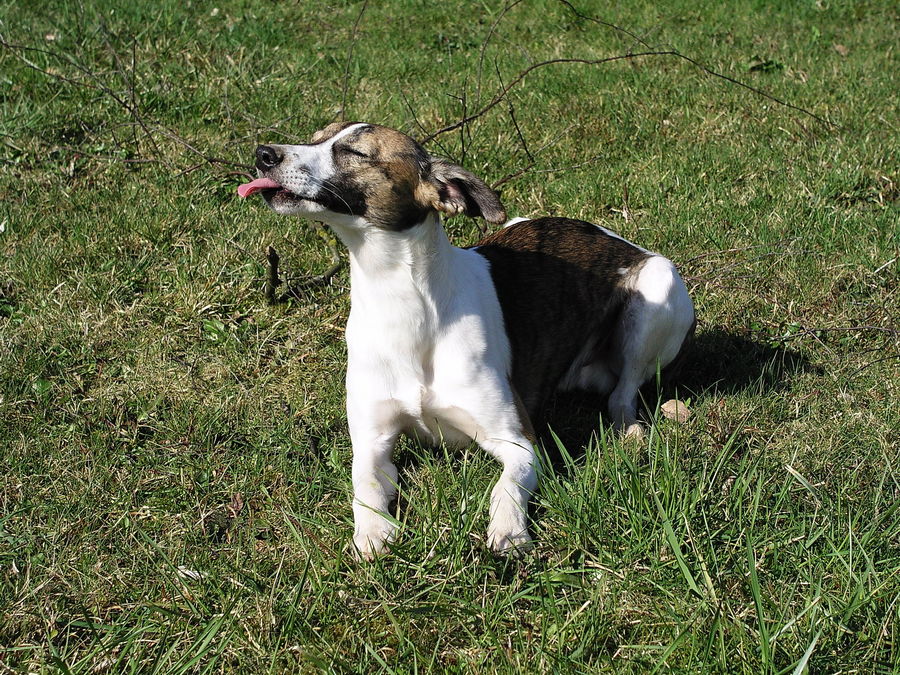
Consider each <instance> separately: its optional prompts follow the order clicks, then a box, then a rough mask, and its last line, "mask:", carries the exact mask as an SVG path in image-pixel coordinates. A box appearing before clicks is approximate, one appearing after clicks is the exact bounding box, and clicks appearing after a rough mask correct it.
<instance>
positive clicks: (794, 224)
mask: <svg viewBox="0 0 900 675" xmlns="http://www.w3.org/2000/svg"><path fill="white" fill-rule="evenodd" d="M612 4H613V5H614V6H612V7H610V6H609V5H610V3H596V2H588V1H585V2H582V3H577V7H578V9H579V10H580V12H581V13H583V14H585V15H590V16H593V17H597V18H600V19H602V20H604V21H607V22H611V23H615V24H618V25H620V26H622V27H624V28H627V29H628V30H630V31H632V32H634V33H636V34H638V35H640V36H642V37H643V38H644V39H645V40H646V41H647V42H648V43H650V44H652V45H654V46H660V47H662V48H664V49H669V48H674V49H677V50H679V51H680V52H681V53H683V54H685V55H687V56H690V57H691V58H694V59H696V60H698V61H700V62H702V63H703V64H705V65H706V66H708V67H709V68H711V69H712V70H715V71H717V72H719V73H722V74H724V75H727V76H729V77H732V78H737V79H739V80H741V81H742V82H745V83H746V84H748V85H750V86H753V87H755V88H758V89H762V90H765V91H766V92H768V93H770V94H771V95H772V96H775V97H777V98H779V99H782V100H784V101H786V102H790V103H791V104H793V105H796V106H799V107H802V108H805V109H807V110H809V111H811V112H813V113H815V114H816V115H818V116H820V117H823V118H827V119H828V120H831V121H832V122H833V123H834V125H833V126H831V125H827V124H822V123H820V122H818V121H816V120H815V119H813V118H812V117H810V116H809V115H806V114H804V113H803V112H800V111H797V110H793V109H790V108H787V107H784V106H782V105H779V104H778V103H776V102H774V101H772V100H770V99H766V98H763V97H760V96H758V95H756V94H754V93H752V92H750V91H748V90H746V89H743V88H740V87H738V86H736V85H734V84H731V83H728V82H726V81H724V80H722V79H720V78H715V77H711V76H709V75H707V74H705V73H704V72H702V71H701V70H699V69H697V68H696V67H694V66H692V65H691V64H690V63H688V62H686V61H684V60H682V59H678V58H673V57H645V58H641V59H636V60H632V61H620V62H615V63H608V64H604V65H597V66H590V65H583V64H559V65H552V66H547V67H542V68H539V69H537V70H534V71H533V72H532V73H531V74H529V75H528V76H527V77H526V78H525V79H524V80H523V81H522V82H521V83H519V84H518V85H516V86H515V87H514V88H513V89H512V90H511V92H510V95H509V97H508V99H506V100H505V101H504V102H502V103H500V104H499V105H498V106H496V107H495V108H493V109H492V110H490V111H489V112H487V113H486V114H484V115H483V116H481V117H479V118H478V119H476V120H474V121H472V122H471V123H470V124H468V125H466V127H465V129H464V132H463V133H460V132H459V131H455V132H452V133H448V134H444V135H442V136H440V137H438V138H437V139H435V141H434V142H432V143H430V144H429V149H430V150H431V151H432V152H434V153H436V154H444V155H448V156H451V157H453V158H454V159H456V160H459V161H462V162H463V163H464V164H465V165H466V166H467V167H469V168H470V169H472V170H473V171H475V172H476V173H479V174H480V175H482V176H484V177H485V178H486V179H487V180H488V182H491V183H496V182H499V181H503V184H502V196H503V199H504V202H505V204H506V206H507V208H508V210H509V212H510V215H537V214H547V213H553V214H560V215H563V214H564V215H568V216H573V217H581V218H585V219H590V220H593V221H595V222H601V223H603V224H604V225H605V226H607V227H610V228H612V229H614V230H616V231H618V232H620V233H621V234H622V235H624V236H626V237H628V238H630V239H632V240H635V241H636V242H638V243H640V244H641V245H643V246H646V247H648V248H652V249H655V250H659V251H662V252H663V253H665V254H666V255H668V256H669V257H671V258H672V259H673V260H675V261H676V262H677V263H678V264H679V265H680V267H681V270H682V272H683V274H684V276H685V278H686V279H687V281H688V283H689V286H690V290H691V293H692V295H693V297H694V300H695V304H696V306H697V310H698V316H699V321H700V324H699V328H698V337H697V341H696V344H695V346H694V348H693V350H692V352H691V354H690V360H689V361H688V363H687V365H686V368H685V370H684V372H683V373H682V378H681V382H680V384H679V388H678V390H677V393H678V395H679V397H680V398H682V399H683V400H686V401H688V402H689V405H690V407H691V409H692V411H693V416H692V417H691V419H690V420H688V421H687V422H686V423H684V424H680V425H679V424H676V423H674V422H672V421H669V420H664V419H660V420H659V421H658V423H657V424H655V425H654V426H653V428H652V432H651V434H650V436H649V438H648V439H647V440H646V442H644V443H643V444H640V445H637V444H630V443H624V442H622V441H621V440H620V439H618V438H615V437H613V436H612V435H609V434H608V432H607V429H606V428H605V426H604V425H603V423H602V420H601V419H600V418H599V414H598V411H599V410H600V409H601V404H602V402H600V401H593V400H583V399H578V398H572V397H561V398H560V399H559V400H557V401H555V402H554V404H553V410H552V414H551V418H552V419H553V420H554V430H555V431H556V432H557V433H558V436H559V439H560V443H559V445H558V446H557V444H556V443H554V442H553V440H552V437H551V436H550V435H549V434H548V435H547V438H548V442H547V455H548V461H547V462H546V466H545V468H544V472H543V480H542V484H541V488H540V493H539V494H538V495H537V496H536V498H535V509H534V528H533V529H534V534H535V536H536V539H537V547H536V549H535V550H534V552H533V553H531V554H529V555H528V556H526V557H525V558H524V559H522V560H514V561H503V560H496V559H494V558H493V557H492V556H491V555H490V554H489V553H488V552H487V550H486V548H485V545H484V538H483V537H484V535H483V533H484V530H485V528H486V521H487V514H486V501H487V495H488V494H489V489H490V486H491V483H492V481H493V480H495V478H496V476H497V466H495V465H494V464H493V463H492V462H491V460H490V459H489V458H487V457H485V456H484V455H483V453H481V452H479V451H478V450H477V448H470V449H469V450H467V451H464V452H450V451H444V450H440V449H438V450H437V451H434V450H431V449H423V448H420V447H417V446H416V445H414V444H413V443H409V442H405V443H403V444H402V445H401V447H400V448H399V450H398V461H399V463H400V466H401V487H402V496H401V500H400V510H399V512H398V517H399V519H400V521H401V523H402V531H401V536H400V538H399V541H398V543H397V546H396V550H395V551H394V553H393V554H392V555H390V556H388V557H386V558H384V559H381V560H378V561H376V562H375V563H373V564H361V563H357V562H356V561H355V560H354V559H353V557H352V555H351V554H350V551H349V548H348V542H349V539H350V535H351V532H352V523H351V516H350V509H349V495H350V477H349V460H350V443H349V438H348V435H347V431H346V422H345V419H344V412H343V396H344V393H343V368H344V361H345V348H344V344H343V325H344V321H345V318H346V314H347V311H348V309H349V307H348V304H349V302H348V294H347V288H348V277H347V274H346V271H344V272H343V273H341V274H339V275H338V276H337V277H336V278H335V280H334V281H333V283H332V284H331V285H330V286H328V287H324V288H314V289H309V290H308V291H307V292H306V293H305V295H303V296H302V297H301V298H299V299H296V300H294V301H292V302H290V303H286V304H280V305H276V306H267V305H266V303H265V301H264V299H263V295H262V286H263V279H264V272H265V270H264V257H263V251H264V249H265V247H266V246H267V245H269V244H271V245H274V246H275V248H276V249H277V250H278V251H279V253H280V254H281V256H282V262H283V264H284V266H285V267H286V273H287V274H288V275H289V276H291V277H295V278H299V277H302V276H304V275H307V274H312V273H316V272H320V271H322V270H324V269H325V268H326V267H327V266H328V264H329V254H328V250H327V247H326V246H325V245H324V243H323V241H322V239H321V238H320V237H319V236H318V235H317V234H315V232H313V231H312V230H311V229H310V228H308V227H306V226H305V225H304V224H303V223H302V222H300V221H290V220H286V219H283V218H278V217H276V216H275V215H274V214H272V213H271V212H269V211H267V210H266V209H264V208H263V207H262V205H261V204H260V203H257V202H256V201H255V200H251V203H241V202H239V200H238V199H237V198H236V195H235V187H236V185H237V184H238V182H240V180H241V178H240V177H239V176H235V175H233V174H230V173H229V172H231V171H234V170H240V167H237V166H232V165H230V164H227V163H226V162H232V163H235V164H249V163H250V162H251V160H252V152H253V148H254V147H255V144H256V143H257V142H258V141H262V140H271V141H288V142H291V141H297V140H300V139H304V138H307V137H308V136H309V135H310V134H311V133H312V132H313V131H314V130H316V129H318V128H320V127H321V126H323V125H324V124H326V123H328V122H330V121H332V120H333V119H335V118H336V117H338V116H340V115H341V106H342V105H343V106H344V110H343V114H344V116H346V118H347V119H362V120H367V121H376V122H381V123H385V124H388V125H391V126H395V127H398V128H401V129H404V130H406V131H409V132H411V133H413V134H414V135H418V136H420V137H421V136H425V135H426V133H427V132H430V131H434V130H436V129H438V128H440V127H442V126H445V125H447V124H450V123H453V122H454V121H456V120H458V119H459V118H460V117H461V116H462V115H463V114H465V113H471V112H473V111H476V110H478V109H479V108H480V107H481V106H483V105H485V104H486V103H487V102H488V101H489V100H490V99H491V97H492V96H494V94H496V93H497V92H498V91H500V89H501V88H502V87H503V86H504V85H505V84H508V83H510V82H511V81H512V80H513V79H514V78H515V76H516V74H517V73H519V72H521V71H522V70H524V69H525V68H527V67H528V66H529V65H531V64H533V63H536V62H538V61H542V60H546V59H553V58H565V57H577V58H584V59H599V58H605V57H609V56H614V55H616V54H622V53H625V52H627V51H628V50H630V49H638V48H639V47H640V45H639V44H637V43H636V42H635V40H634V39H633V38H631V37H628V36H626V35H624V34H623V33H622V32H619V31H615V30H612V29H610V28H608V27H604V26H601V25H599V24H597V23H595V22H592V21H589V20H587V19H585V18H579V17H578V16H577V15H576V14H574V13H573V12H572V11H571V10H570V9H569V8H567V7H566V6H565V4H563V3H561V2H555V1H552V0H544V1H540V0H533V1H531V0H526V1H525V2H522V3H520V4H516V5H514V6H512V7H511V8H509V9H508V11H506V12H505V13H503V11H502V7H501V6H500V5H497V4H490V3H480V2H467V3H462V4H460V3H443V4H441V3H438V4H435V3H424V2H412V1H411V0H407V1H401V0H394V1H391V2H383V3H368V4H367V5H363V4H361V3H358V2H355V3H348V2H340V3H333V4H332V5H331V6H329V7H327V8H325V7H323V6H321V5H320V4H319V3H315V4H314V3H304V2H300V3H277V4H276V3H258V2H257V3H245V2H240V1H238V0H223V1H222V2H219V3H214V4H212V3H188V4H185V3H180V2H169V1H165V2H159V3H126V2H118V1H108V2H99V1H97V2H91V3H80V4H79V3H63V2H49V3H43V4H39V5H34V4H31V3H22V2H12V1H10V0H0V36H2V38H3V41H4V43H5V44H6V45H7V46H2V47H0V165H2V170H0V226H2V227H0V251H2V255H0V671H2V672H53V671H62V672H72V673H103V672H111V673H112V672H137V671H139V672H159V673H177V672H222V671H233V670H234V671H243V672H253V673H259V672H285V671H301V672H310V671H319V670H325V671H340V672H372V671H373V670H379V669H383V670H387V671H393V672H413V671H418V672H424V671H433V670H455V671H470V670H479V671H485V672H522V671H535V672H596V671H597V670H600V671H603V670H608V671H616V672H620V671H621V672H640V673H643V672H647V671H650V670H653V669H656V670H660V671H672V670H674V671H677V672H698V671H699V672H729V673H730V672H747V673H760V672H766V673H791V672H797V673H799V672H803V671H804V669H807V670H808V671H809V672H814V673H818V672H885V673H887V672H895V671H897V670H898V669H900V634H898V633H900V599H898V598H900V482H898V478H900V474H898V469H897V467H898V465H900V464H898V460H900V457H898V455H900V451H898V436H900V434H898V429H900V405H898V403H897V401H898V399H900V377H898V375H900V372H898V371H900V365H898V364H900V333H898V331H900V298H898V288H900V263H898V260H897V258H898V252H900V234H898V233H900V227H898V223H900V213H898V207H897V198H898V194H900V188H898V182H900V157H898V147H900V145H898V136H900V134H898V128H897V120H898V119H900V96H898V94H897V91H898V78H897V75H896V71H897V68H896V44H895V43H896V27H897V25H898V23H897V22H898V18H900V16H898V12H897V8H896V6H895V3H891V2H887V1H880V0H871V1H861V2H849V1H846V2H844V1H839V0H835V1H829V2H814V1H813V0H805V1H797V2H790V3H763V2H756V1H752V0H742V1H740V2H735V3H715V2H709V1H708V0H701V1H700V2H692V3H687V2H679V3H662V4H660V3H650V2H639V1H635V2H631V3H612ZM495 22H496V26H494V24H495ZM513 120H515V123H514V121H513ZM517 126H518V131H517ZM207 158H215V160H216V161H212V162H210V161H207ZM526 167H530V168H528V170H527V171H524V172H522V169H524V168H526ZM504 179H506V180H504ZM448 229H449V231H450V233H451V236H452V237H453V239H454V240H455V241H456V242H458V243H465V244H468V243H472V242H474V241H476V240H477V238H478V231H477V228H476V227H475V224H474V223H473V222H472V221H468V220H464V219H456V220H453V221H451V222H450V223H448ZM670 393H671V392H670V390H667V391H666V392H665V395H666V396H668V395H669V394H670ZM647 397H648V408H649V413H648V415H649V416H651V417H652V416H653V411H654V410H655V409H656V407H657V397H656V395H655V392H654V391H653V388H652V387H651V388H650V389H649V390H648V392H647Z"/></svg>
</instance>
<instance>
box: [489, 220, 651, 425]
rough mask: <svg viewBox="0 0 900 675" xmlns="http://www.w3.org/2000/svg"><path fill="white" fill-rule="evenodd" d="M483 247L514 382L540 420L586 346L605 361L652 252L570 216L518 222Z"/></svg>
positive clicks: (528, 409) (527, 406)
mask: <svg viewBox="0 0 900 675" xmlns="http://www.w3.org/2000/svg"><path fill="white" fill-rule="evenodd" d="M475 250H476V251H477V252H478V253H480V254H481V255H483V256H484V257H485V258H486V259H487V261H488V263H489V264H490V272H491V278H492V279H493V282H494V287H495V289H496V291H497V297H498V299H499V301H500V306H501V307H502V310H503V321H504V323H505V326H506V332H507V335H508V336H509V342H510V347H511V350H512V381H513V385H514V387H515V389H516V391H517V392H518V393H519V395H520V396H521V398H522V402H523V403H524V405H525V408H526V410H527V411H528V414H529V415H530V416H532V418H534V417H535V416H536V415H538V413H539V411H540V410H541V408H542V407H543V404H544V403H545V401H546V400H547V398H548V397H549V396H550V395H551V394H552V393H553V392H554V391H555V390H556V388H557V386H558V385H559V383H560V381H561V380H562V379H563V377H564V376H565V375H566V373H567V372H568V371H569V369H570V367H571V366H572V364H573V363H574V362H575V360H576V359H577V358H578V356H579V355H580V354H581V353H582V351H583V350H584V349H585V345H592V347H591V348H592V350H593V353H594V354H595V355H596V358H598V359H599V358H602V356H603V353H604V351H605V350H606V349H607V348H608V340H609V338H610V337H611V335H612V332H613V327H614V326H615V324H616V321H617V319H618V318H619V314H620V312H621V309H622V306H623V305H624V303H625V300H626V299H627V298H628V297H629V293H630V292H629V290H628V289H627V282H628V281H629V279H630V278H631V276H632V275H633V274H635V273H636V272H637V271H638V270H639V269H640V266H641V263H642V262H643V260H645V259H647V258H648V257H650V254H649V253H647V252H646V251H643V250H641V249H639V248H637V247H636V246H633V245H632V244H630V243H628V242H627V241H625V240H623V239H619V238H617V237H614V236H611V235H609V234H607V233H606V232H604V231H603V230H602V229H601V228H599V227H597V226H596V225H592V224H591V223H586V222H583V221H579V220H571V219H568V218H538V219H536V220H528V221H523V222H519V223H515V224H514V225H511V226H510V227H507V228H505V229H503V230H500V231H498V232H495V233H494V234H492V235H490V236H488V237H486V238H485V239H484V240H482V241H481V242H480V243H479V244H478V247H477V248H476V249H475ZM573 307H575V308H578V311H577V312H573V311H572V308H573ZM591 360H593V359H591Z"/></svg>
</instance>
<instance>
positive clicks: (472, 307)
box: [238, 122, 695, 560]
mask: <svg viewBox="0 0 900 675" xmlns="http://www.w3.org/2000/svg"><path fill="white" fill-rule="evenodd" d="M256 168H257V172H258V175H259V178H257V179H256V180H253V181H251V182H249V183H246V184H244V185H241V186H240V187H239V188H238V193H239V195H240V196H241V197H249V196H250V195H253V194H256V193H261V195H262V197H263V199H264V200H265V201H266V203H267V204H268V205H269V207H271V208H272V209H273V210H274V211H275V212H276V213H279V214H283V215H295V216H302V217H305V218H308V219H312V220H315V221H321V222H324V223H326V224H327V225H329V226H330V227H331V228H332V229H333V230H334V232H335V233H336V234H337V236H338V237H339V238H340V239H341V240H342V241H343V243H344V244H345V245H346V247H347V249H348V250H349V257H350V302H351V310H350V317H349V319H348V321H347V328H346V340H347V351H348V364H347V380H346V385H347V420H348V425H349V429H350V437H351V441H352V445H353V468H352V477H353V516H354V536H353V541H354V544H355V546H356V548H357V549H358V551H359V553H360V555H361V556H362V557H363V558H365V559H369V560H371V559H372V558H374V557H375V556H377V555H379V554H381V553H383V552H384V551H385V550H386V549H387V547H388V546H389V544H390V543H391V542H392V541H393V540H394V538H395V536H396V521H395V520H393V519H392V518H391V517H390V516H389V515H388V509H389V504H390V503H391V501H392V499H393V498H394V497H395V495H396V491H397V469H396V467H395V466H394V464H393V462H392V461H391V455H392V452H393V449H394V445H395V443H396V441H397V439H398V437H399V436H400V435H401V434H407V435H412V436H414V437H415V438H417V439H419V440H420V441H423V442H428V443H440V442H446V443H450V444H467V443H469V442H471V441H473V440H474V441H475V442H476V443H477V444H478V445H480V446H481V447H482V448H483V449H485V450H486V451H487V452H488V453H490V454H491V455H492V456H493V457H494V458H495V459H497V460H498V461H499V462H500V463H501V465H502V467H503V469H502V473H501V475H500V478H499V480H498V481H497V483H496V484H495V486H494V487H493V489H492V491H491V499H490V511H489V526H488V531H487V543H488V546H489V547H490V549H491V550H492V551H494V552H495V553H497V554H501V555H502V554H508V553H515V552H517V551H520V550H522V549H523V548H525V547H527V546H528V545H529V544H530V542H531V536H530V534H529V532H528V519H527V513H528V502H529V498H530V497H531V495H532V493H533V491H534V490H535V488H536V486H537V472H536V456H535V451H534V442H535V435H534V428H533V426H532V420H533V419H537V418H538V415H539V414H540V412H541V409H542V406H543V405H544V404H545V403H546V401H547V399H548V397H549V396H550V395H551V394H553V392H554V391H556V390H560V389H562V390H569V389H587V390H593V391H595V392H598V393H600V394H604V395H605V394H608V395H609V403H608V412H609V416H610V418H611V421H612V423H613V425H614V427H615V429H617V430H619V431H621V432H624V433H625V434H628V435H640V434H641V433H642V428H641V425H640V423H639V422H638V420H637V397H638V388H639V387H640V386H641V385H642V384H643V383H645V382H646V381H648V380H649V379H650V378H653V377H654V376H655V375H656V374H657V373H658V372H659V370H660V369H663V368H666V367H667V366H669V365H670V364H672V363H673V362H674V361H675V360H676V358H677V357H678V356H679V353H680V352H681V351H682V348H683V346H684V344H685V342H686V340H687V339H688V337H689V335H690V334H692V332H693V327H694V324H695V322H694V309H693V304H692V302H691V299H690V297H689V295H688V292H687V289H686V288H685V285H684V282H683V281H682V279H681V277H680V276H679V275H678V272H677V271H676V269H675V266H674V265H673V264H672V262H670V261H669V260H667V259H666V258H664V257H662V256H660V255H657V254H655V253H651V252H650V251H647V250H645V249H642V248H640V247H638V246H636V245H634V244H632V243H629V242H628V241H626V240H625V239H623V238H621V237H619V236H617V235H615V234H613V233H612V232H610V231H608V230H605V229H603V228H602V227H600V226H597V225H593V224H590V223H586V222H582V221H577V220H570V219H566V218H557V217H545V218H537V219H528V220H526V219H516V220H514V221H510V223H509V224H508V226H507V227H504V228H503V229H500V230H498V231H496V232H495V233H493V234H490V235H488V236H487V237H486V238H484V239H483V240H482V241H481V242H480V243H479V244H478V245H476V246H474V247H472V248H468V249H463V248H457V247H455V246H453V245H451V243H450V241H449V240H448V238H447V235H446V233H445V232H444V229H443V226H442V223H441V215H442V214H444V215H448V216H450V215H454V214H459V213H465V214H467V215H469V216H472V217H476V218H484V219H485V220H487V222H489V223H492V224H500V223H503V222H504V221H506V212H505V210H504V207H503V205H502V204H501V202H500V199H499V197H498V196H497V194H496V193H495V192H494V191H493V190H491V189H490V188H489V187H488V186H487V185H486V184H485V183H484V182H483V181H481V180H480V179H479V178H477V177H476V176H475V175H473V174H472V173H470V172H469V171H467V170H465V169H463V168H462V167H460V166H457V165H455V164H453V163H451V162H449V161H447V160H444V159H441V158H438V157H432V156H431V155H430V154H429V153H428V152H426V151H425V150H424V148H423V147H422V146H421V145H419V143H417V142H416V141H415V140H414V139H412V138H410V137H409V136H407V135H405V134H403V133H401V132H399V131H395V130H393V129H389V128H387V127H383V126H378V125H375V124H365V123H358V122H354V123H335V124H331V125H330V126H327V127H326V128H324V129H323V130H321V131H319V132H317V133H316V134H315V135H314V136H313V137H312V139H311V141H310V143H308V144H303V145H260V146H259V147H258V148H257V149H256Z"/></svg>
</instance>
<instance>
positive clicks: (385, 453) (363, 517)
mask: <svg viewBox="0 0 900 675" xmlns="http://www.w3.org/2000/svg"><path fill="white" fill-rule="evenodd" d="M349 421H350V439H351V441H352V443H353V470H352V476H353V524H354V533H353V543H354V544H355V545H356V548H357V549H358V550H359V553H360V555H361V556H362V557H363V558H365V559H366V560H372V559H373V558H374V557H375V556H377V555H380V554H381V553H384V552H385V550H386V548H387V545H388V544H390V542H391V541H393V539H394V536H395V535H396V529H397V527H396V525H395V524H394V522H393V521H392V520H391V519H390V514H389V513H388V508H389V506H390V503H391V501H392V500H393V499H394V497H395V496H396V494H397V467H396V466H394V463H393V462H392V461H391V454H392V452H393V450H394V445H395V444H396V442H397V437H398V436H399V435H400V432H399V430H395V429H393V428H390V427H388V428H385V427H384V426H383V425H377V424H373V423H372V419H371V417H370V416H369V415H351V416H350V417H349Z"/></svg>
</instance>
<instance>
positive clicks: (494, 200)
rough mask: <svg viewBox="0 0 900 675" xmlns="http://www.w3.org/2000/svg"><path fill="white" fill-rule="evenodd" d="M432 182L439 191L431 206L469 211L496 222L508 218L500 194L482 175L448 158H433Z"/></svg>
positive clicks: (451, 213)
mask: <svg viewBox="0 0 900 675" xmlns="http://www.w3.org/2000/svg"><path fill="white" fill-rule="evenodd" d="M429 182H430V183H431V184H432V186H433V187H434V188H435V189H436V190H437V194H436V195H432V196H431V200H430V201H431V203H430V204H429V206H431V207H432V208H435V209H437V210H438V211H442V212H444V213H446V214H448V215H455V214H457V213H465V214H466V215H467V216H472V217H473V218H484V219H485V220H486V221H488V222H489V223H492V224H494V225H496V224H498V223H502V222H504V221H505V220H506V210H505V209H504V208H503V204H502V203H501V202H500V198H499V197H498V196H497V193H496V192H494V191H493V190H491V188H489V187H488V186H487V185H485V184H484V181H482V180H481V179H480V178H478V177H477V176H475V175H474V174H472V173H469V172H468V171H466V170H465V169H463V168H462V167H461V166H457V165H456V164H453V163H451V162H448V161H447V160H445V159H440V158H433V159H432V160H431V170H430V172H429Z"/></svg>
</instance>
